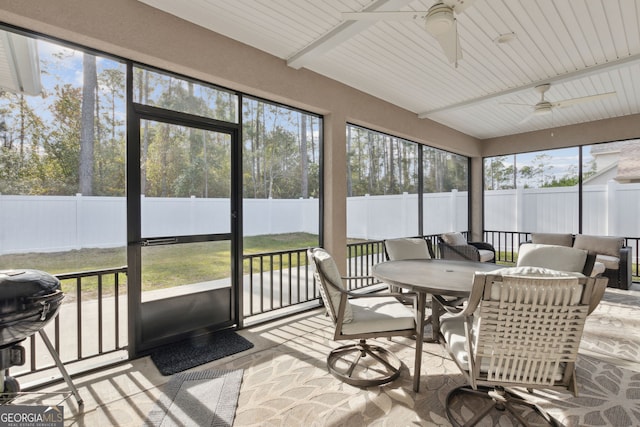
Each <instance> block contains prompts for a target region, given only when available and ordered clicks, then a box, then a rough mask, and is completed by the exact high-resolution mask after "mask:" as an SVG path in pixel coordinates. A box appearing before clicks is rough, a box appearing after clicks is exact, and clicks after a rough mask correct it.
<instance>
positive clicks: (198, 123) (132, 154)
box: [127, 68, 243, 358]
mask: <svg viewBox="0 0 640 427" xmlns="http://www.w3.org/2000/svg"><path fill="white" fill-rule="evenodd" d="M132 74H133V73H132V70H131V68H130V69H129V73H128V75H129V76H131V75H132ZM127 80H128V81H127V85H128V86H130V87H129V88H128V90H127V93H128V99H127V103H128V108H127V261H128V278H127V282H128V298H127V301H128V315H129V316H128V332H129V333H128V335H129V346H128V350H129V357H130V358H135V357H138V356H141V355H142V354H144V352H147V351H148V350H149V348H145V346H144V345H143V343H142V341H141V338H142V310H141V299H142V283H141V267H142V264H141V247H142V244H143V241H142V230H141V201H140V196H141V181H140V180H141V178H140V122H141V120H153V121H157V122H163V123H168V124H174V125H179V126H186V127H192V128H198V129H203V130H206V131H213V132H218V133H224V134H228V135H230V137H231V153H230V155H231V200H230V202H231V206H230V207H231V209H230V210H231V211H230V223H231V227H230V236H229V240H230V242H231V263H232V265H231V320H230V321H229V322H228V324H225V325H220V326H221V327H223V326H225V327H227V326H234V325H235V326H236V327H239V328H240V327H242V313H241V307H242V280H241V279H242V270H243V263H242V145H241V143H240V125H239V124H234V123H229V122H223V121H219V120H215V119H209V118H205V117H200V116H195V115H192V114H187V113H181V112H177V111H170V110H166V109H163V108H157V107H152V106H148V105H142V104H136V103H134V102H133V99H132V95H131V94H132V93H133V91H132V86H133V82H132V79H130V78H129V79H127ZM203 239H206V240H220V239H224V236H222V235H219V236H217V235H216V236H214V235H207V236H180V238H179V240H180V242H196V241H202V240H203ZM224 240H226V239H224ZM176 338H177V337H176Z"/></svg>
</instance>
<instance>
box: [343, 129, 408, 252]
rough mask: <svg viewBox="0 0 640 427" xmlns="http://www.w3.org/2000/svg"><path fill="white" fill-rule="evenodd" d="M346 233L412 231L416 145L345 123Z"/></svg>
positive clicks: (377, 235) (374, 236)
mask: <svg viewBox="0 0 640 427" xmlns="http://www.w3.org/2000/svg"><path fill="white" fill-rule="evenodd" d="M347 197H348V198H347V237H348V238H351V239H365V240H382V239H386V238H391V237H403V236H415V235H417V234H418V144H416V143H414V142H410V141H406V140H403V139H400V138H396V137H393V136H390V135H386V134H383V133H380V132H375V131H372V130H369V129H365V128H361V127H358V126H353V125H348V126H347Z"/></svg>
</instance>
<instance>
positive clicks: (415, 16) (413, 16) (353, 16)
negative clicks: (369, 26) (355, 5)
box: [342, 11, 427, 21]
mask: <svg viewBox="0 0 640 427" xmlns="http://www.w3.org/2000/svg"><path fill="white" fill-rule="evenodd" d="M426 16H427V12H415V11H410V12H342V19H344V20H347V21H412V20H414V21H417V20H419V19H422V20H424V19H425V17H426Z"/></svg>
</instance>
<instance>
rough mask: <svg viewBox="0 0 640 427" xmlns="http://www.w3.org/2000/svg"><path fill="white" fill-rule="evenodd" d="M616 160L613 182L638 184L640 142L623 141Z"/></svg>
mask: <svg viewBox="0 0 640 427" xmlns="http://www.w3.org/2000/svg"><path fill="white" fill-rule="evenodd" d="M624 142H626V144H624V145H623V147H622V150H621V151H620V159H619V160H618V174H617V175H616V177H615V180H616V181H618V182H622V183H629V182H640V141H638V140H635V141H624Z"/></svg>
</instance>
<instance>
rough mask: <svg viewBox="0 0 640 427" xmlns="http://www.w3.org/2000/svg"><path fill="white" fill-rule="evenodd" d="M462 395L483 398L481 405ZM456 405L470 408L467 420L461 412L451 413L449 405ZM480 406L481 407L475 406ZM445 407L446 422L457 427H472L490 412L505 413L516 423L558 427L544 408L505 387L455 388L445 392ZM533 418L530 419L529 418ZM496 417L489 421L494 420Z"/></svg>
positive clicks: (451, 409) (489, 414)
mask: <svg viewBox="0 0 640 427" xmlns="http://www.w3.org/2000/svg"><path fill="white" fill-rule="evenodd" d="M465 396H466V397H469V396H473V397H476V398H480V400H482V401H484V404H480V403H479V402H478V401H477V400H475V401H474V402H475V403H473V402H472V403H470V402H469V399H467V401H466V402H464V401H465ZM456 399H459V400H460V402H457V403H458V405H457V406H460V405H466V406H467V407H468V408H469V409H470V411H469V412H470V413H472V414H474V415H473V416H472V417H471V418H469V419H462V415H461V413H462V411H459V412H460V414H457V416H456V414H454V411H453V408H452V406H453V405H454V403H456V402H455V401H456ZM480 405H482V406H481V407H478V406H480ZM445 408H446V413H447V418H448V419H449V422H450V423H451V424H452V425H453V426H456V427H459V426H465V427H467V426H475V425H476V424H478V422H480V421H481V420H483V419H484V418H485V417H487V416H491V412H492V411H499V412H500V413H502V414H504V413H505V412H508V413H509V414H510V415H511V416H512V417H513V418H515V420H517V422H518V423H519V424H520V425H523V426H529V425H549V426H553V427H559V426H560V424H559V423H558V422H557V421H556V420H554V419H553V418H552V417H551V416H550V415H549V414H548V413H547V412H546V411H544V410H543V409H542V408H540V407H539V406H538V405H536V404H534V403H531V402H528V401H526V400H524V399H522V398H520V397H518V396H517V395H515V394H513V393H511V392H509V391H507V390H505V389H504V388H503V387H495V388H494V387H485V386H478V388H477V390H474V389H473V388H472V387H471V386H462V387H458V388H455V389H453V390H451V392H449V394H448V395H447V400H446V402H445ZM532 418H533V419H532ZM496 421H497V420H493V422H494V423H495V422H496Z"/></svg>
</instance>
